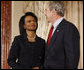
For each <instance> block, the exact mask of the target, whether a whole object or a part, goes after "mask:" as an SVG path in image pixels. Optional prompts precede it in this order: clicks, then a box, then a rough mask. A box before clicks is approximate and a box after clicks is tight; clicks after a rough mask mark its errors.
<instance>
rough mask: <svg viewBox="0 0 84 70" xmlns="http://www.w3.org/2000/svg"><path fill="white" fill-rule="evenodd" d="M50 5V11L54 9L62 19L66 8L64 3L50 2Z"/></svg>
mask: <svg viewBox="0 0 84 70" xmlns="http://www.w3.org/2000/svg"><path fill="white" fill-rule="evenodd" d="M48 3H49V9H50V11H51V10H52V9H55V10H56V11H57V13H58V15H60V16H62V17H63V16H64V12H65V6H64V4H63V2H62V1H50V2H48Z"/></svg>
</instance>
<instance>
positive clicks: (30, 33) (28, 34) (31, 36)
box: [26, 30, 36, 38]
mask: <svg viewBox="0 0 84 70" xmlns="http://www.w3.org/2000/svg"><path fill="white" fill-rule="evenodd" d="M26 33H27V36H28V37H30V38H34V37H35V35H36V34H35V31H28V30H26Z"/></svg>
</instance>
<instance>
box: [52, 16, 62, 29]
mask: <svg viewBox="0 0 84 70" xmlns="http://www.w3.org/2000/svg"><path fill="white" fill-rule="evenodd" d="M62 20H63V17H61V18H59V19H58V20H56V22H55V23H54V24H53V27H54V28H57V26H58V25H59V23H60V22H61V21H62Z"/></svg>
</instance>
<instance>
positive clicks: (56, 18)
mask: <svg viewBox="0 0 84 70" xmlns="http://www.w3.org/2000/svg"><path fill="white" fill-rule="evenodd" d="M59 18H61V16H56V17H54V18H53V19H52V22H51V23H52V24H54V23H55V22H56V21H57V20H58V19H59Z"/></svg>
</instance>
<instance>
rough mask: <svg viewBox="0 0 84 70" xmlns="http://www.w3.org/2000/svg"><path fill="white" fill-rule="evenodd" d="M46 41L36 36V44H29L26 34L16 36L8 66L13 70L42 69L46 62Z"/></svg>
mask: <svg viewBox="0 0 84 70" xmlns="http://www.w3.org/2000/svg"><path fill="white" fill-rule="evenodd" d="M44 52H45V40H43V39H42V38H40V37H38V36H36V42H29V41H28V39H27V35H26V34H22V35H19V36H16V37H15V38H14V41H13V43H12V46H11V49H10V52H9V56H8V60H7V61H8V64H9V66H11V67H12V69H31V68H33V67H37V66H38V67H41V66H42V65H43V62H44Z"/></svg>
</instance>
